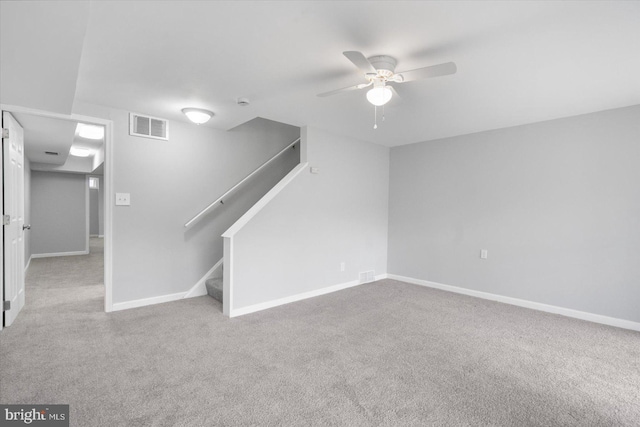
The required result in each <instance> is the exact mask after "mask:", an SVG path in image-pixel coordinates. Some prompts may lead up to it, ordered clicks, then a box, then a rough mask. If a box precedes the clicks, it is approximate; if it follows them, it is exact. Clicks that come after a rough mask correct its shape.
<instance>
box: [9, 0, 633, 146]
mask: <svg viewBox="0 0 640 427" xmlns="http://www.w3.org/2000/svg"><path fill="white" fill-rule="evenodd" d="M5 3H6V2H2V5H1V7H2V13H3V18H2V25H3V30H2V73H3V74H4V73H5V71H8V72H9V74H7V76H9V77H8V78H4V77H3V80H2V90H3V92H4V90H5V86H6V85H7V84H9V83H11V84H12V85H17V86H18V87H20V86H27V87H25V90H26V91H27V92H29V91H30V90H31V89H30V88H29V82H30V81H31V79H32V76H31V75H30V74H25V73H24V72H23V73H21V72H20V69H21V68H25V67H28V66H29V67H31V66H33V64H37V63H41V62H42V61H43V57H46V55H45V52H43V50H45V49H44V48H43V46H49V45H51V44H52V40H53V41H55V42H56V46H54V47H55V49H54V50H56V49H57V50H56V51H59V50H62V51H73V52H66V53H65V54H64V55H62V56H61V58H60V62H64V63H65V64H67V65H65V67H63V66H61V65H60V66H54V67H52V76H49V77H50V80H51V79H54V80H56V81H57V80H60V82H59V85H58V86H57V87H56V90H57V91H60V90H66V92H67V93H73V97H74V99H75V100H78V101H82V102H87V103H93V104H99V105H107V106H112V107H117V108H122V109H125V110H130V111H136V112H140V113H146V114H149V115H153V116H158V117H163V118H167V119H170V120H183V121H184V120H186V119H185V118H184V117H183V116H182V114H181V113H180V109H181V108H184V107H201V108H207V109H210V110H212V111H214V112H215V114H216V116H215V117H214V118H213V119H212V120H211V122H210V123H209V124H207V126H212V127H215V128H219V129H230V128H232V127H234V126H237V125H238V124H240V123H243V122H245V121H247V120H250V119H252V118H254V117H256V116H261V117H265V118H268V119H272V120H277V121H281V122H285V123H289V124H293V125H298V126H300V125H312V126H316V127H319V128H322V129H326V130H329V131H332V132H335V133H339V134H343V135H347V136H351V137H354V138H357V139H361V140H366V141H370V142H375V143H379V144H384V145H387V146H395V145H400V144H407V143H413V142H419V141H424V140H429V139H434V138H440V137H446V136H454V135H460V134H465V133H471V132H477V131H483V130H488V129H496V128H501V127H506V126H513V125H518V124H524V123H531V122H536V121H541V120H548V119H553V118H559V117H566V116H571V115H576V114H582V113H588V112H593V111H600V110H604V109H610V108H617V107H623V106H628V105H633V104H639V103H640V78H638V76H640V55H639V54H638V52H640V25H638V22H640V2H636V1H628V2H617V1H606V2H597V1H594V2H484V1H477V2H475V1H474V2H382V1H380V2H274V1H269V2H189V1H180V2H178V1H154V2H152V1H127V2H91V3H90V13H89V14H88V23H87V22H86V20H85V21H84V22H83V19H84V18H85V17H86V16H87V13H86V10H85V9H86V5H87V3H84V2H59V1H51V2H15V3H16V4H12V5H11V7H10V8H9V7H7V5H6V4H5ZM23 3H24V4H23ZM45 4H47V5H49V6H45ZM51 5H55V7H53V6H51ZM52 8H53V9H54V11H51V10H49V9H52ZM32 9H37V10H38V12H37V13H35V14H33V15H32V14H31V12H32V11H31V10H32ZM45 9H47V10H46V11H45V12H46V13H45V12H43V11H42V10H45ZM7 12H9V13H7ZM54 12H55V13H56V16H57V17H59V18H60V19H59V21H56V20H52V19H50V18H49V15H50V14H53V13H54ZM76 12H77V13H76ZM8 15H11V16H8ZM70 17H76V18H77V22H74V23H72V24H70V23H69V20H70ZM15 20H28V21H29V22H30V24H29V25H31V26H32V28H34V31H33V33H32V34H29V35H28V37H27V41H26V42H25V41H23V40H21V37H20V33H18V32H17V31H18V29H19V27H20V24H19V23H18V24H16V23H13V22H14V21H15ZM5 21H7V22H11V23H12V24H11V28H8V29H5ZM40 24H42V25H43V26H42V27H40ZM84 24H87V25H86V31H84V32H83V31H81V30H80V28H81V27H82V26H83V25H84ZM54 27H55V28H54ZM38 28H44V30H42V31H40V30H38ZM25 43H26V44H25ZM79 43H80V44H81V45H82V55H81V56H80V58H79V61H76V67H77V70H78V71H77V82H75V81H74V82H73V84H71V83H70V82H69V81H68V80H69V79H70V78H71V77H73V78H74V79H75V77H74V75H73V73H71V72H69V76H67V77H65V78H64V79H63V78H62V77H61V76H60V73H61V71H60V70H63V69H66V68H72V67H71V65H72V63H73V61H74V58H75V56H74V55H75V53H74V52H75V49H76V48H75V46H77V45H78V44H79ZM57 44H60V45H65V46H72V47H74V48H73V49H71V48H67V47H63V46H57ZM7 46H11V47H7ZM16 49H18V50H19V51H20V53H16V52H15V51H16ZM29 49H32V50H29ZM345 50H359V51H361V52H363V53H364V54H365V55H366V56H372V55H380V54H387V55H391V56H393V57H395V58H396V59H397V60H398V66H397V70H398V71H403V70H409V69H413V68H419V67H424V66H429V65H434V64H439V63H442V62H448V61H454V62H455V63H456V64H457V66H458V73H457V74H455V75H453V76H446V77H439V78H434V79H430V80H425V81H420V82H412V83H406V84H403V85H401V86H400V87H399V89H398V91H399V92H400V94H401V96H402V98H401V99H395V98H394V99H392V101H391V102H390V103H389V104H388V105H387V108H386V112H385V113H386V120H385V122H384V123H381V124H380V125H379V127H378V129H377V130H375V131H374V130H373V118H374V109H373V106H372V105H370V104H369V103H368V102H367V101H366V99H365V92H364V91H360V92H350V93H346V94H341V95H336V96H334V97H329V98H318V97H316V94H318V93H321V92H326V91H329V90H332V89H337V88H340V87H345V86H350V85H354V84H357V83H361V82H363V79H362V77H361V75H360V74H359V72H358V70H357V69H356V68H355V67H354V66H353V65H352V64H351V63H350V62H349V61H348V60H347V59H346V58H344V57H343V56H342V52H343V51H345ZM9 51H11V52H13V53H12V54H11V55H13V56H11V55H9V54H8V53H7V52H9ZM6 58H7V59H9V60H8V61H7V60H6ZM16 58H20V59H23V58H24V59H25V61H17V59H16ZM54 62H55V61H54ZM41 68H43V69H42V70H40V71H39V73H45V71H46V69H47V67H41ZM5 69H6V70H5ZM22 77H24V78H22ZM27 78H29V79H27ZM9 80H11V81H9ZM38 90H40V91H42V94H43V95H44V94H46V93H47V91H46V88H41V87H38ZM14 92H17V90H16V91H12V92H11V100H12V101H11V102H9V100H7V99H6V98H7V97H5V95H4V93H2V94H1V95H0V96H1V97H2V102H3V103H13V104H17V105H25V104H27V103H29V102H31V103H33V102H34V101H33V99H32V98H33V94H32V95H31V98H28V97H27V98H24V99H21V98H20V95H19V94H15V93H14ZM238 97H247V98H249V99H250V100H251V105H250V106H249V107H240V106H238V105H236V104H235V100H236V98H238ZM25 106H32V105H25Z"/></svg>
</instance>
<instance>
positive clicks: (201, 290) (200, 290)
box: [184, 258, 224, 298]
mask: <svg viewBox="0 0 640 427" xmlns="http://www.w3.org/2000/svg"><path fill="white" fill-rule="evenodd" d="M223 261H224V258H221V259H220V261H218V262H216V264H215V265H214V266H213V267H211V269H209V271H207V272H206V273H205V275H204V276H202V278H201V279H200V280H198V282H197V283H196V284H195V285H193V287H192V288H191V289H190V290H189V291H188V292H187V293H186V294H185V295H184V297H185V298H193V297H201V296H204V295H207V287H206V286H205V283H206V281H207V279H208V278H209V277H211V275H212V274H213V272H214V271H216V270H217V269H218V267H220V266H221V265H222V262H223Z"/></svg>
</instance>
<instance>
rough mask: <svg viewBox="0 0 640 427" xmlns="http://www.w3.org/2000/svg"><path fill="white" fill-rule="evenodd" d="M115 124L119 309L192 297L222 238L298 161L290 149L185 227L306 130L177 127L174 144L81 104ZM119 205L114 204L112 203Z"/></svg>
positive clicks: (265, 124) (259, 124)
mask: <svg viewBox="0 0 640 427" xmlns="http://www.w3.org/2000/svg"><path fill="white" fill-rule="evenodd" d="M74 112H76V113H80V114H86V115H89V116H94V117H103V118H107V119H110V120H113V121H114V147H113V158H107V159H106V164H108V163H109V162H112V167H113V183H114V188H113V191H114V192H117V193H130V194H131V206H114V207H113V229H112V233H113V279H112V280H113V302H114V303H116V304H117V303H119V302H126V301H132V300H137V299H142V298H150V297H155V296H163V295H168V294H175V293H180V292H186V291H188V290H190V289H191V288H192V287H193V286H194V285H195V284H196V283H197V282H198V280H200V279H201V278H202V277H203V276H204V275H205V273H206V272H207V271H208V270H209V269H210V268H211V267H213V265H214V264H215V263H216V262H217V261H218V260H220V259H221V258H222V255H223V243H222V238H221V237H220V236H221V234H222V233H223V232H224V231H225V230H226V229H227V228H229V226H230V225H231V224H233V223H234V222H235V221H236V220H237V219H238V218H239V217H240V215H242V214H243V213H244V212H246V211H247V210H248V209H249V207H251V206H252V205H253V204H254V203H255V202H256V201H257V200H258V199H259V198H260V197H262V195H264V193H266V192H267V191H268V190H269V189H270V188H271V187H272V186H273V185H275V183H277V182H278V181H279V180H280V179H281V178H282V177H283V176H284V175H286V173H287V172H289V170H291V169H292V168H293V167H294V166H295V165H296V164H297V163H298V162H299V150H289V151H288V152H287V153H286V155H284V156H283V157H281V158H280V160H279V161H278V162H276V163H275V164H274V165H273V167H270V168H267V169H268V170H266V171H265V172H264V173H262V174H261V175H259V176H258V177H256V178H255V179H254V180H253V181H252V182H251V183H250V184H249V185H247V186H246V187H244V188H243V190H242V191H240V192H239V193H237V194H236V195H234V196H233V197H231V198H230V199H228V200H226V201H225V204H224V205H222V206H221V207H219V208H218V209H216V210H215V211H214V212H213V213H211V214H210V215H208V216H207V218H206V219H205V220H203V221H201V222H200V223H198V224H197V225H196V226H194V227H193V228H192V229H190V230H185V228H184V223H186V222H187V221H188V220H189V219H191V217H193V216H194V215H195V214H197V213H198V212H199V211H200V210H201V209H203V208H204V207H206V206H207V205H208V204H209V203H210V202H212V201H214V200H215V199H216V198H218V197H219V196H221V195H222V194H223V193H224V192H225V191H226V190H228V189H229V188H231V187H232V186H233V185H235V184H236V183H238V182H239V181H240V180H241V179H242V178H244V177H245V176H246V175H248V174H249V173H251V172H252V171H253V170H255V169H256V168H257V167H258V166H260V165H261V164H262V163H263V162H265V161H266V160H267V159H269V158H270V157H271V156H272V155H274V154H275V153H277V152H278V151H280V150H281V149H282V148H283V147H284V146H286V145H288V144H289V143H290V142H292V141H293V140H295V139H296V138H298V136H299V134H300V129H299V128H297V127H293V126H287V125H284V124H281V123H276V122H272V121H269V120H264V119H256V120H253V121H251V122H249V123H247V124H245V125H241V126H239V127H237V128H235V129H234V130H232V131H228V132H226V131H222V130H216V129H213V128H211V127H208V126H197V125H195V124H192V123H187V122H179V121H171V122H170V123H169V135H170V140H169V141H161V140H154V139H149V138H140V137H134V136H130V135H129V129H128V126H129V116H128V112H127V111H123V110H117V109H110V108H105V107H100V106H93V105H87V104H79V103H78V104H76V106H75V110H74ZM108 203H114V200H110V201H108Z"/></svg>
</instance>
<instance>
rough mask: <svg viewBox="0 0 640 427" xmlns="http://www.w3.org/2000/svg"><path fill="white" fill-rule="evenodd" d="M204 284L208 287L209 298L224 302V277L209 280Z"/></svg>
mask: <svg viewBox="0 0 640 427" xmlns="http://www.w3.org/2000/svg"><path fill="white" fill-rule="evenodd" d="M204 284H205V286H206V287H207V293H208V294H209V296H211V297H213V298H214V299H216V300H218V301H220V302H222V277H216V278H213V279H208V280H207V281H206V282H204Z"/></svg>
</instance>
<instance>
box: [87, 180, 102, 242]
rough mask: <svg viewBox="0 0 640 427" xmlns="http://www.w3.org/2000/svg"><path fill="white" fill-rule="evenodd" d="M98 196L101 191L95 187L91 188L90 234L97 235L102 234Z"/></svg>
mask: <svg viewBox="0 0 640 427" xmlns="http://www.w3.org/2000/svg"><path fill="white" fill-rule="evenodd" d="M98 198H99V191H98V190H97V189H96V190H94V189H93V188H90V189H89V235H90V236H97V235H99V234H100V217H99V215H98Z"/></svg>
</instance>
